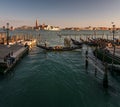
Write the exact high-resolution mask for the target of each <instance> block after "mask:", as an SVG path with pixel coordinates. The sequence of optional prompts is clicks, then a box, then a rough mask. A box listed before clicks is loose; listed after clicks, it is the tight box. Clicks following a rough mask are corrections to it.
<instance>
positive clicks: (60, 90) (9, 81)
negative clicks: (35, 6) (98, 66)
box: [0, 31, 120, 107]
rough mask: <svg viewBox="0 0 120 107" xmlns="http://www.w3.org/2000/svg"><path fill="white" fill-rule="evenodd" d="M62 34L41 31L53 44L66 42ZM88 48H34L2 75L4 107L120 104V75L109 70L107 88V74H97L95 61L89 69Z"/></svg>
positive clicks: (0, 98) (1, 106)
mask: <svg viewBox="0 0 120 107" xmlns="http://www.w3.org/2000/svg"><path fill="white" fill-rule="evenodd" d="M58 33H59V32H50V31H47V32H46V31H42V32H41V33H40V34H41V38H42V41H44V40H47V41H49V45H56V44H63V39H64V36H63V37H59V36H57V34H58ZM62 33H63V32H62ZM65 33H71V32H68V31H65ZM74 33H75V32H74ZM77 33H78V32H77ZM71 36H72V37H73V38H77V39H78V38H79V36H77V37H74V36H73V35H71ZM86 48H87V47H86V46H83V48H82V49H78V50H74V51H69V52H68V51H67V52H47V51H45V50H42V49H40V48H38V47H33V48H32V50H31V51H30V52H29V54H28V55H27V56H25V57H24V58H23V59H22V60H21V61H20V62H19V63H18V64H17V66H16V67H15V68H14V69H13V71H11V72H10V73H8V74H7V75H4V76H2V75H0V107H120V75H119V74H112V73H109V78H108V79H109V88H108V89H104V88H103V85H102V80H103V75H102V74H101V73H99V72H98V73H97V76H96V77H95V76H94V71H95V68H94V67H93V66H92V65H91V64H89V67H88V70H87V71H86V69H85V50H86ZM89 51H91V48H89Z"/></svg>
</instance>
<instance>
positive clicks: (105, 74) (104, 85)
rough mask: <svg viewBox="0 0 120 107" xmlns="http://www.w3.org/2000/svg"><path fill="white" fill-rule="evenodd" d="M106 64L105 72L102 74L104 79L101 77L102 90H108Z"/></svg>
mask: <svg viewBox="0 0 120 107" xmlns="http://www.w3.org/2000/svg"><path fill="white" fill-rule="evenodd" d="M107 66H108V65H107V63H105V65H104V67H105V72H104V77H103V87H104V88H108V71H107V68H108V67H107Z"/></svg>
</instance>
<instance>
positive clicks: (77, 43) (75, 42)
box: [71, 38, 83, 46]
mask: <svg viewBox="0 0 120 107" xmlns="http://www.w3.org/2000/svg"><path fill="white" fill-rule="evenodd" d="M71 41H72V43H73V44H74V45H78V46H80V45H82V44H83V43H82V42H79V41H77V40H74V39H72V38H71Z"/></svg>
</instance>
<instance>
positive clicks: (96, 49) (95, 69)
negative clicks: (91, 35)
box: [95, 47, 97, 76]
mask: <svg viewBox="0 0 120 107" xmlns="http://www.w3.org/2000/svg"><path fill="white" fill-rule="evenodd" d="M95 66H97V47H96V49H95ZM95 76H97V68H96V67H95Z"/></svg>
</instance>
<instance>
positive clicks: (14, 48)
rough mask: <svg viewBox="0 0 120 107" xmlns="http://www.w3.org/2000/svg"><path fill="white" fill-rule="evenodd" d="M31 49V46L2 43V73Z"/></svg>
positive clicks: (0, 63) (0, 49)
mask: <svg viewBox="0 0 120 107" xmlns="http://www.w3.org/2000/svg"><path fill="white" fill-rule="evenodd" d="M28 51H29V46H26V47H25V46H23V45H18V44H15V45H11V46H10V47H9V46H7V45H0V73H2V74H6V73H7V72H8V71H10V70H11V69H12V68H13V67H14V66H15V65H16V63H17V62H18V61H19V60H20V59H21V57H23V56H24V55H25V54H26V53H28Z"/></svg>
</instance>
